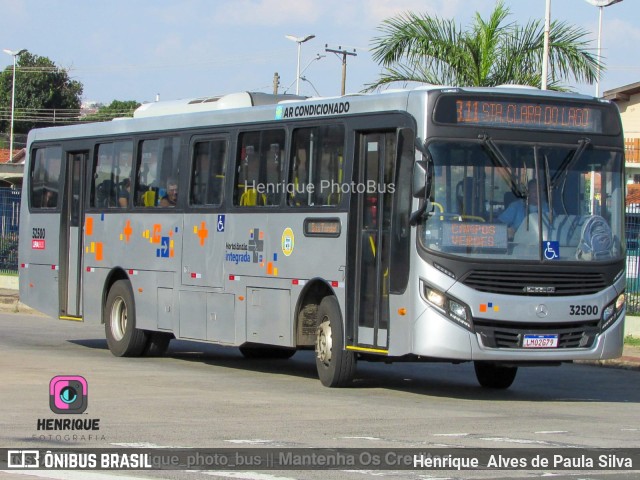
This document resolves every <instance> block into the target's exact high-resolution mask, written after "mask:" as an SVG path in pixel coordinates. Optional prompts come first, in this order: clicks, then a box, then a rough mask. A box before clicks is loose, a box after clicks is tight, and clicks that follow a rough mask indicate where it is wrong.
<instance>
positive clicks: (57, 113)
mask: <svg viewBox="0 0 640 480" xmlns="http://www.w3.org/2000/svg"><path fill="white" fill-rule="evenodd" d="M12 81H13V65H11V66H8V67H7V68H5V70H4V71H3V72H2V73H0V112H2V115H0V119H1V121H0V129H1V130H3V131H9V128H10V126H9V124H10V122H9V112H10V111H11V88H12ZM15 81H16V89H15V92H16V97H15V112H14V131H15V132H16V133H28V132H29V130H31V129H32V128H35V127H47V126H52V125H58V124H61V123H67V122H68V121H69V118H71V117H76V118H77V116H78V114H79V112H80V104H81V100H80V98H81V95H82V90H83V86H82V84H81V83H80V82H78V81H76V80H71V78H70V77H69V73H68V72H67V70H65V69H63V68H60V67H57V66H56V65H55V63H53V62H52V61H51V60H49V59H48V58H47V57H41V56H38V55H33V54H31V53H29V52H25V53H23V54H22V55H20V56H19V57H18V61H17V64H16V78H15ZM5 112H7V113H6V114H5Z"/></svg>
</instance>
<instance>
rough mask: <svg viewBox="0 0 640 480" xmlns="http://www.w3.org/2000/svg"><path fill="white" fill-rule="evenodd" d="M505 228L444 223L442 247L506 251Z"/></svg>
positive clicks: (500, 225)
mask: <svg viewBox="0 0 640 480" xmlns="http://www.w3.org/2000/svg"><path fill="white" fill-rule="evenodd" d="M507 245H508V244H507V226H506V225H504V224H501V223H469V222H444V223H443V224H442V246H443V247H447V248H458V247H459V248H481V249H489V250H506V248H507Z"/></svg>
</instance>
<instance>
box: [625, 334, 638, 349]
mask: <svg viewBox="0 0 640 480" xmlns="http://www.w3.org/2000/svg"><path fill="white" fill-rule="evenodd" d="M624 344H625V345H631V346H632V347H640V338H638V337H634V336H633V335H627V336H626V337H624Z"/></svg>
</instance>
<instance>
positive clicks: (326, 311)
mask: <svg viewBox="0 0 640 480" xmlns="http://www.w3.org/2000/svg"><path fill="white" fill-rule="evenodd" d="M318 319H319V326H318V332H317V336H316V368H317V369H318V377H320V381H321V382H322V384H323V385H324V386H325V387H344V386H346V385H348V384H350V383H351V380H353V376H354V375H355V372H356V356H355V354H354V353H353V352H349V351H347V350H344V349H343V347H342V346H343V345H344V336H343V332H342V315H341V314H340V305H339V304H338V300H337V299H336V297H334V296H333V295H330V296H327V297H324V298H323V299H322V301H321V302H320V306H319V307H318Z"/></svg>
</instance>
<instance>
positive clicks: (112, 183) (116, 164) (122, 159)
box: [91, 141, 133, 208]
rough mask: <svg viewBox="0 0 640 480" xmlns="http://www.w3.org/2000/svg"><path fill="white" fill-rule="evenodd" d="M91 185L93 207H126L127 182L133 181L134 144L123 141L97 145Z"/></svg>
mask: <svg viewBox="0 0 640 480" xmlns="http://www.w3.org/2000/svg"><path fill="white" fill-rule="evenodd" d="M95 151H96V156H95V160H94V170H93V177H92V179H93V180H92V183H91V206H92V207H95V208H119V207H126V206H127V203H128V194H127V193H126V192H127V190H126V187H125V184H126V182H129V181H130V180H131V166H132V165H131V163H132V162H131V160H132V152H133V142H131V141H121V142H114V143H102V144H99V145H97V148H96V150H95Z"/></svg>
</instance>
